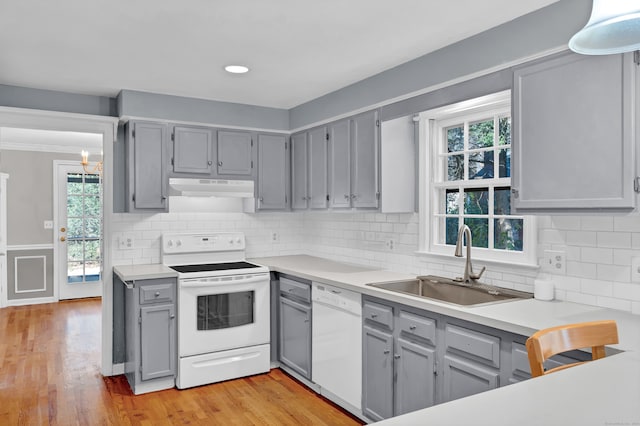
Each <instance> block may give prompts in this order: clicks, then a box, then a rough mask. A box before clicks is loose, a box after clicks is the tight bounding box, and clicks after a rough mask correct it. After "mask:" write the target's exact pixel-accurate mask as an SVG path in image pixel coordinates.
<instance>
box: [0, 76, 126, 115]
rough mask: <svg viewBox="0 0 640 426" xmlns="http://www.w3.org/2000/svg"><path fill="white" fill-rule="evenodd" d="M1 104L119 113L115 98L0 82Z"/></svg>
mask: <svg viewBox="0 0 640 426" xmlns="http://www.w3.org/2000/svg"><path fill="white" fill-rule="evenodd" d="M0 106H7V107H14V108H29V109H42V110H47V111H58V112H73V113H78V114H92V115H106V116H113V117H115V116H116V115H117V110H116V100H115V98H108V97H105V96H91V95H78V94H74V93H65V92H57V91H54V90H42V89H32V88H28V87H16V86H7V85H3V84H0Z"/></svg>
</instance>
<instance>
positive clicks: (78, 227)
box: [67, 218, 84, 238]
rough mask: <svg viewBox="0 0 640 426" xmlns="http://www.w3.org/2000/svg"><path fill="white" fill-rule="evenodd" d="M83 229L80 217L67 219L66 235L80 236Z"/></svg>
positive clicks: (82, 233)
mask: <svg viewBox="0 0 640 426" xmlns="http://www.w3.org/2000/svg"><path fill="white" fill-rule="evenodd" d="M83 235H84V231H83V229H82V219H75V218H74V219H67V236H68V237H71V238H73V237H82V236H83Z"/></svg>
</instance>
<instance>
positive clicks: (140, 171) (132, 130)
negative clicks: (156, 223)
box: [125, 121, 169, 212]
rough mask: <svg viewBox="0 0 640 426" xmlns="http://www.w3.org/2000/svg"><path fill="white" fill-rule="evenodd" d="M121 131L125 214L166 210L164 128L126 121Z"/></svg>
mask: <svg viewBox="0 0 640 426" xmlns="http://www.w3.org/2000/svg"><path fill="white" fill-rule="evenodd" d="M125 132H126V138H125V145H126V148H125V150H126V154H125V156H126V157H125V160H126V167H125V173H126V188H125V189H126V191H125V197H126V199H125V209H126V211H128V212H165V211H167V210H168V208H169V204H168V200H167V190H168V188H167V186H168V180H167V174H166V164H165V161H164V160H165V146H166V143H167V125H166V124H162V123H152V122H144V121H130V122H128V123H127V124H126V126H125Z"/></svg>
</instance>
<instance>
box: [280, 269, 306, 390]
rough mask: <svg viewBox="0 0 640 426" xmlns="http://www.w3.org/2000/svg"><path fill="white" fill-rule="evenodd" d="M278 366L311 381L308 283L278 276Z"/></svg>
mask: <svg viewBox="0 0 640 426" xmlns="http://www.w3.org/2000/svg"><path fill="white" fill-rule="evenodd" d="M279 308H280V309H279V314H280V315H279V321H280V326H279V328H280V336H279V339H278V341H279V357H280V362H281V363H282V364H284V365H285V366H287V367H288V368H290V369H291V370H293V371H295V372H296V373H298V374H300V375H301V376H302V377H304V378H306V379H309V380H311V283H310V282H307V281H302V280H297V279H292V278H289V277H285V276H282V275H281V276H280V298H279Z"/></svg>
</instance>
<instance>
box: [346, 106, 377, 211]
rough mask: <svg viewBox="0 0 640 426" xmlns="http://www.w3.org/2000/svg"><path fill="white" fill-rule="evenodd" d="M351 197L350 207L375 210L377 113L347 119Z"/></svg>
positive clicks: (372, 112) (371, 112)
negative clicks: (350, 152) (349, 140)
mask: <svg viewBox="0 0 640 426" xmlns="http://www.w3.org/2000/svg"><path fill="white" fill-rule="evenodd" d="M351 147H352V157H351V158H352V161H351V197H352V205H353V207H359V208H363V207H367V208H377V207H378V194H379V192H378V182H379V181H378V170H379V167H378V163H379V162H378V152H379V144H378V113H377V111H370V112H367V113H365V114H361V115H358V116H356V117H353V118H352V119H351Z"/></svg>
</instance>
